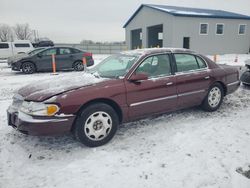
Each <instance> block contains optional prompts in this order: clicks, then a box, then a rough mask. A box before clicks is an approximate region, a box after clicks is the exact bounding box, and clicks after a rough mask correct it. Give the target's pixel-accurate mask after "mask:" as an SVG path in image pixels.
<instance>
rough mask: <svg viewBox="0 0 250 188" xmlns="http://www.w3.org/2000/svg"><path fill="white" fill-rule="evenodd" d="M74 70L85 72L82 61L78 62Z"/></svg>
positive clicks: (75, 63) (74, 65)
mask: <svg viewBox="0 0 250 188" xmlns="http://www.w3.org/2000/svg"><path fill="white" fill-rule="evenodd" d="M73 68H74V70H75V71H83V70H84V65H83V63H82V61H76V62H74V64H73Z"/></svg>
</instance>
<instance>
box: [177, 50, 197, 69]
mask: <svg viewBox="0 0 250 188" xmlns="http://www.w3.org/2000/svg"><path fill="white" fill-rule="evenodd" d="M174 56H175V61H176V66H177V72H186V71H192V70H196V69H199V68H200V67H199V65H198V63H197V61H196V58H195V57H194V56H193V55H189V54H174Z"/></svg>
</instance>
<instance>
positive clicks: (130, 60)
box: [90, 54, 139, 78]
mask: <svg viewBox="0 0 250 188" xmlns="http://www.w3.org/2000/svg"><path fill="white" fill-rule="evenodd" d="M138 58H139V56H137V55H126V54H116V55H112V56H110V57H108V58H106V59H104V60H103V61H102V62H100V63H99V64H98V65H97V66H95V67H94V68H92V69H91V70H90V73H92V74H94V75H96V76H99V77H104V78H121V77H124V76H125V74H126V73H127V72H128V71H129V70H130V68H131V67H132V65H133V64H134V63H135V62H136V61H137V60H138Z"/></svg>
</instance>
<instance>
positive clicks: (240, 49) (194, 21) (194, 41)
mask: <svg viewBox="0 0 250 188" xmlns="http://www.w3.org/2000/svg"><path fill="white" fill-rule="evenodd" d="M200 23H208V24H209V31H208V35H200V33H199V31H200ZM217 23H223V24H224V34H223V35H217V34H216V24H217ZM239 24H247V29H246V33H245V35H238V29H239ZM249 31H250V21H249V20H233V19H232V20H229V19H213V18H188V17H176V19H175V24H174V36H173V44H174V46H175V47H182V45H183V37H190V48H191V49H192V50H195V51H197V52H200V53H205V54H224V53H247V52H248V51H249V47H250V32H249Z"/></svg>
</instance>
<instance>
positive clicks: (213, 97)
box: [202, 83, 224, 112]
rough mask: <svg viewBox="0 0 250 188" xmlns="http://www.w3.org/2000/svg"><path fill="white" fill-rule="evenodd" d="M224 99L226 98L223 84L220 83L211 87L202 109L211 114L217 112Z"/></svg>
mask: <svg viewBox="0 0 250 188" xmlns="http://www.w3.org/2000/svg"><path fill="white" fill-rule="evenodd" d="M223 97H224V91H223V88H222V86H221V84H219V83H215V84H213V85H212V86H211V87H210V89H209V91H208V94H207V96H206V97H205V99H204V101H203V103H202V108H203V109H204V110H205V111H209V112H213V111H216V110H217V109H218V108H219V107H220V105H221V103H222V101H223Z"/></svg>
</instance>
